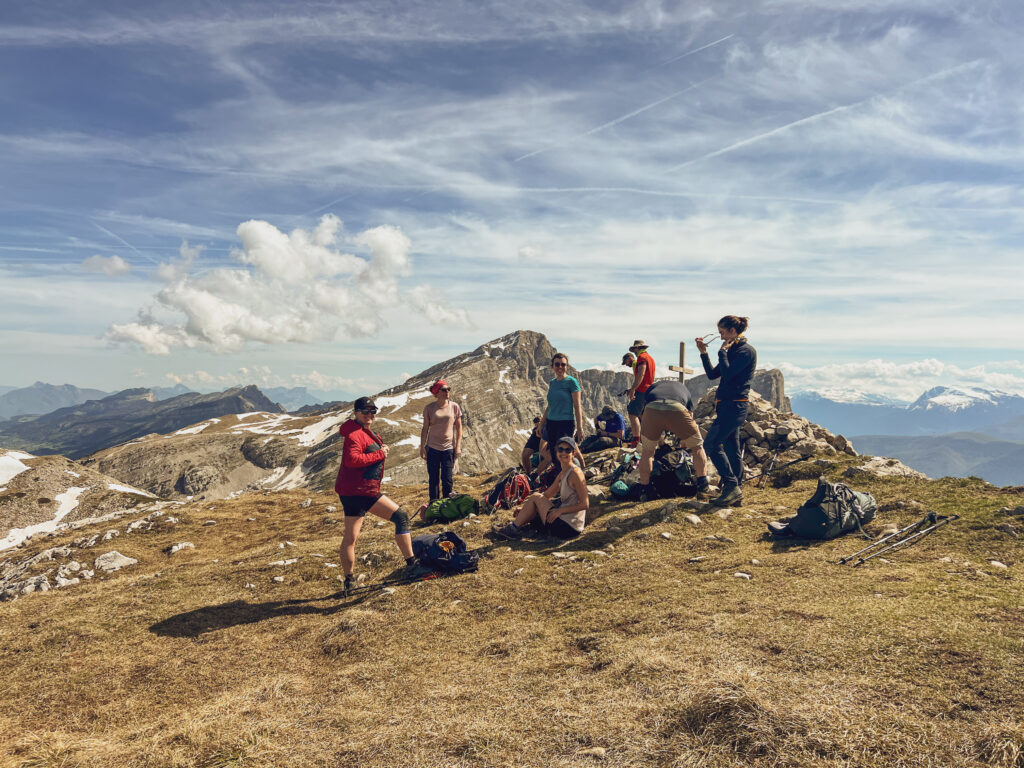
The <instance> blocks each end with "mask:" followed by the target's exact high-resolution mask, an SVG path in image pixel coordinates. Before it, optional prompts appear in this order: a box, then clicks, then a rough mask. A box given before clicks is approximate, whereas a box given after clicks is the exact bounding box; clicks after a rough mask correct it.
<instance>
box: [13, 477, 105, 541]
mask: <svg viewBox="0 0 1024 768" xmlns="http://www.w3.org/2000/svg"><path fill="white" fill-rule="evenodd" d="M87 490H89V488H88V487H85V488H68V489H67V490H66V491H64V493H59V494H57V496H55V497H54V498H55V500H56V502H57V512H56V513H55V514H54V516H53V518H52V519H50V520H45V521H43V522H41V523H36V524H35V525H27V526H25V527H24V528H12V529H11V530H10V531H8V533H7V536H6V537H5V538H3V539H0V550H4V549H10V548H11V547H16V546H18V545H19V544H21V542H23V541H25V539H27V538H29V537H30V536H35V535H36V534H37V533H49V532H50V531H53V530H56V528H57V526H58V525H59V524H60V521H61V520H62V519H63V518H65V517H67V516H68V514H70V513H71V512H72V511H74V509H75V507H77V506H78V497H79V496H81V495H82V493H83V492H84V491H87Z"/></svg>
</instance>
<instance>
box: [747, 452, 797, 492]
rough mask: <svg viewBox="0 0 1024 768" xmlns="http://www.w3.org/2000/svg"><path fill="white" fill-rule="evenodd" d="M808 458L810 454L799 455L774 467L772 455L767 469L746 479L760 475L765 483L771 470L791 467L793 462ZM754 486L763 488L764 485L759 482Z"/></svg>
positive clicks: (754, 478)
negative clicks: (797, 457)
mask: <svg viewBox="0 0 1024 768" xmlns="http://www.w3.org/2000/svg"><path fill="white" fill-rule="evenodd" d="M809 458H811V457H810V456H801V457H800V458H799V459H793V460H792V461H787V462H786V463H785V464H779V465H778V466H777V467H776V466H774V461H775V458H774V457H772V462H771V463H770V464H769V467H768V469H767V470H762V471H761V472H759V473H758V474H756V475H754V476H753V477H748V478H747V479H748V480H756V479H757V478H759V477H761V478H764V482H765V483H767V482H768V480H769V479H770V478H771V476H772V473H773V472H777V471H778V470H780V469H785V468H786V467H791V466H793V465H794V464H799V463H800V462H801V461H807V460H808V459H809ZM756 487H757V488H764V485H763V484H760V485H757V486H756Z"/></svg>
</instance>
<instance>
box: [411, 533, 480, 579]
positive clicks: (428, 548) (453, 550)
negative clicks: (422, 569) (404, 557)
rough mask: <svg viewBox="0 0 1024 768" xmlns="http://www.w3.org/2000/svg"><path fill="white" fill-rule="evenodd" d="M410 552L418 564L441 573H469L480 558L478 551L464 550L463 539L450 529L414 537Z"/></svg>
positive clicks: (476, 565)
mask: <svg viewBox="0 0 1024 768" xmlns="http://www.w3.org/2000/svg"><path fill="white" fill-rule="evenodd" d="M412 553H413V555H415V556H416V558H417V559H418V560H419V561H420V564H422V565H424V566H426V567H427V568H433V569H434V570H437V571H441V572H443V573H470V572H472V571H475V570H476V569H477V568H478V563H479V560H480V553H479V552H468V551H466V542H465V540H464V539H463V538H462V537H461V536H459V535H458V534H457V533H452V532H451V531H442V532H441V533H434V534H430V533H427V534H423V535H422V536H416V537H414V538H413V540H412Z"/></svg>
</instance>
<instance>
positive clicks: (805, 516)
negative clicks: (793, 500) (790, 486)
mask: <svg viewBox="0 0 1024 768" xmlns="http://www.w3.org/2000/svg"><path fill="white" fill-rule="evenodd" d="M877 510H878V505H877V504H876V503H875V497H874V496H872V495H871V494H870V493H860V492H859V491H855V490H853V489H852V488H850V486H848V485H846V484H845V483H830V482H828V481H827V480H826V479H825V478H824V477H819V478H818V488H817V490H816V491H815V492H814V495H813V496H811V498H809V499H808V500H807V501H805V502H804V503H803V504H802V505H801V506H800V509H798V510H797V511H796V516H795V517H793V518H791V519H790V521H789V523H788V524H787V525H786V527H785V529H784V530H783V531H778V532H779V533H781V534H782V535H788V536H795V537H797V538H800V539H834V538H835V537H836V536H841V535H842V534H844V533H849V532H850V531H853V530H855V529H860V528H861V527H862V526H863V525H865V524H867V523H870V522H871V521H872V520H874V519H875V512H876V511H877ZM861 532H862V533H863V530H861Z"/></svg>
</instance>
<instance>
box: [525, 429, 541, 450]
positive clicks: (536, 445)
mask: <svg viewBox="0 0 1024 768" xmlns="http://www.w3.org/2000/svg"><path fill="white" fill-rule="evenodd" d="M525 447H526V448H529V449H530V450H531V451H534V452H536V451H539V450H540V435H538V434H537V432H536V430H534V432H533V433H532V434H531V435H530V439H529V440H527V441H526V446H525Z"/></svg>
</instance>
